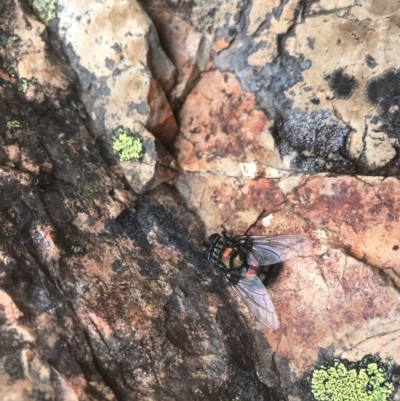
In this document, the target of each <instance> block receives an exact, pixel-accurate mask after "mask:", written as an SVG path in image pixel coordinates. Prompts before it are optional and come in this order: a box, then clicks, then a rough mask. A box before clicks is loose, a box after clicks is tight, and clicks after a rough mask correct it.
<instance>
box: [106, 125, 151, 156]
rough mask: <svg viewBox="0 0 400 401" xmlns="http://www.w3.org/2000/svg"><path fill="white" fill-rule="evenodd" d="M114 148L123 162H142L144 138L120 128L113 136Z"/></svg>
mask: <svg viewBox="0 0 400 401" xmlns="http://www.w3.org/2000/svg"><path fill="white" fill-rule="evenodd" d="M112 148H113V150H114V152H115V153H116V154H117V155H118V158H119V160H120V161H122V162H126V161H129V160H140V159H141V157H142V156H143V137H142V136H141V135H138V134H132V132H131V131H130V130H129V129H127V128H124V127H118V128H117V129H116V130H115V131H114V132H113V136H112Z"/></svg>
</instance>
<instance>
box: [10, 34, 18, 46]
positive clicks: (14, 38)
mask: <svg viewBox="0 0 400 401" xmlns="http://www.w3.org/2000/svg"><path fill="white" fill-rule="evenodd" d="M20 40H21V38H20V37H19V36H18V35H11V36H10V37H9V38H8V41H7V44H9V45H11V44H13V43H16V42H19V41H20Z"/></svg>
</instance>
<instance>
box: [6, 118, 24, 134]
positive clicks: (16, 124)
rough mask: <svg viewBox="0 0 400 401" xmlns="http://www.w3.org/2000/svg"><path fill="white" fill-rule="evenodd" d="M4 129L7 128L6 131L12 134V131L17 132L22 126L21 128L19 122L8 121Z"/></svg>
mask: <svg viewBox="0 0 400 401" xmlns="http://www.w3.org/2000/svg"><path fill="white" fill-rule="evenodd" d="M6 127H7V129H8V130H10V131H12V132H14V131H17V130H18V129H20V128H21V127H22V126H21V123H20V122H19V121H17V120H13V121H9V122H8V123H7V124H6Z"/></svg>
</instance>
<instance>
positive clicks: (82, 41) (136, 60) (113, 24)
mask: <svg viewBox="0 0 400 401" xmlns="http://www.w3.org/2000/svg"><path fill="white" fill-rule="evenodd" d="M72 21H74V22H73V23H72ZM51 28H52V31H53V32H54V34H55V35H57V36H58V37H59V39H60V41H61V43H62V46H63V49H64V51H65V53H66V55H67V57H68V60H69V62H70V64H71V66H72V67H73V68H74V70H75V71H76V72H77V74H78V78H79V83H80V89H81V94H82V101H83V103H84V104H85V106H86V110H87V112H88V113H89V116H90V120H89V122H90V125H91V126H92V130H93V131H94V132H95V133H96V135H100V138H101V140H102V141H103V142H105V143H106V144H107V145H108V146H111V145H110V140H111V138H112V136H113V134H114V131H115V130H116V129H117V128H118V127H123V128H124V129H127V130H131V131H135V132H134V134H137V135H141V136H143V148H144V152H145V155H147V157H146V160H144V161H143V162H141V163H136V162H129V165H127V163H124V164H122V165H120V167H121V169H122V171H123V173H124V175H125V178H126V179H127V181H128V182H129V184H130V185H131V187H132V188H133V189H134V190H135V191H137V192H142V191H144V190H145V189H149V188H151V187H154V186H155V185H157V183H159V182H160V180H168V179H171V178H173V177H174V176H175V175H176V173H177V169H176V166H175V164H174V162H173V160H172V159H171V158H170V157H169V156H168V155H167V152H166V151H165V150H164V149H163V145H164V146H167V145H168V144H169V143H170V142H171V140H172V139H173V137H174V136H175V134H176V132H177V125H176V122H175V118H174V116H173V114H172V111H171V108H170V106H169V103H168V101H167V98H166V95H165V92H168V91H169V90H170V88H171V86H172V84H173V83H174V79H175V78H174V76H175V67H174V66H173V64H172V63H171V61H170V60H169V59H168V57H167V56H166V55H165V53H164V52H163V50H162V49H161V47H160V43H159V40H158V36H157V33H156V30H155V28H154V25H153V24H152V22H151V21H150V19H149V17H148V16H147V14H146V13H145V12H144V11H143V10H142V8H141V7H140V5H139V4H137V3H136V2H129V1H125V2H119V3H118V5H116V4H113V3H112V2H109V3H107V2H106V3H102V5H101V7H98V6H97V5H94V4H93V5H91V6H90V5H87V4H81V3H80V2H76V3H71V2H65V4H64V2H63V1H58V6H57V19H56V20H55V21H54V23H52V24H51ZM138 125H141V126H142V128H138ZM156 138H158V140H157V139H156ZM166 159H168V160H166ZM114 162H115V163H118V161H117V160H115V161H114ZM125 162H128V161H127V160H125ZM132 174H133V175H134V176H136V178H135V179H133V180H132Z"/></svg>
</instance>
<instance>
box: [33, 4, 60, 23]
mask: <svg viewBox="0 0 400 401" xmlns="http://www.w3.org/2000/svg"><path fill="white" fill-rule="evenodd" d="M32 8H33V11H34V12H35V14H36V15H37V16H38V17H39V18H40V19H41V20H42V22H43V23H45V24H48V23H49V22H50V21H51V20H52V19H53V18H55V16H56V9H57V0H33V1H32Z"/></svg>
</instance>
